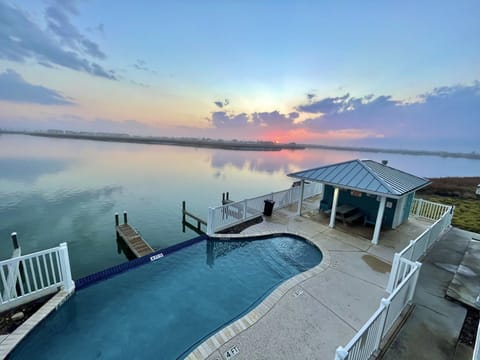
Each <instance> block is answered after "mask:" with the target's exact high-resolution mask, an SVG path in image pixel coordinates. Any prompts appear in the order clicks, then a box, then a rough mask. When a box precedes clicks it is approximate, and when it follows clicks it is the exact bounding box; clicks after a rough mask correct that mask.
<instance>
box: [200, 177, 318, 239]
mask: <svg viewBox="0 0 480 360" xmlns="http://www.w3.org/2000/svg"><path fill="white" fill-rule="evenodd" d="M322 190H323V185H322V184H319V183H311V184H305V186H304V191H303V198H304V199H306V198H308V197H311V196H314V195H317V194H320V193H321V192H322ZM300 192H301V187H300V186H294V187H291V188H289V189H287V190H282V191H277V192H274V193H270V194H266V195H262V196H257V197H255V198H251V199H245V200H242V201H237V202H233V203H230V204H225V205H222V206H217V207H210V208H209V209H208V219H207V234H209V235H211V234H214V233H215V232H217V231H221V230H223V229H226V228H229V227H231V226H235V225H237V224H240V223H242V222H245V221H247V220H250V219H253V218H255V217H257V216H259V215H261V214H262V213H263V210H264V206H265V200H272V201H275V205H274V209H280V208H282V207H286V206H289V205H291V204H294V203H296V202H298V201H299V199H300Z"/></svg>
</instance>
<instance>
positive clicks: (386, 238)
mask: <svg viewBox="0 0 480 360" xmlns="http://www.w3.org/2000/svg"><path fill="white" fill-rule="evenodd" d="M316 208H318V199H315V198H313V199H311V200H307V201H305V202H304V206H303V209H302V216H297V215H296V206H291V207H289V208H285V209H281V210H276V211H275V212H274V213H273V215H272V216H271V217H269V218H264V221H263V222H262V223H260V224H257V225H254V226H252V227H250V228H247V229H245V230H244V231H243V232H242V234H240V235H237V236H235V237H241V236H251V235H260V234H266V233H292V234H298V235H300V236H303V237H305V238H307V239H308V240H310V241H311V242H312V243H313V244H315V245H316V246H317V247H318V248H319V249H320V250H321V251H322V253H323V260H322V262H321V263H320V264H319V265H318V266H316V267H314V268H313V269H310V270H308V271H307V272H305V273H302V274H299V275H297V276H295V277H294V278H292V279H290V280H288V281H286V282H285V283H283V284H282V285H281V286H280V287H279V288H278V289H276V290H275V291H274V292H273V293H272V294H270V295H269V296H268V297H267V298H266V299H265V300H264V301H263V302H262V303H261V304H260V305H259V306H257V307H256V308H255V309H253V310H252V311H251V312H250V313H248V314H247V315H246V316H244V317H243V318H241V319H239V320H237V321H235V322H234V323H232V324H230V325H229V326H227V327H226V328H224V329H223V330H221V331H220V332H218V333H217V334H215V335H213V336H212V337H210V338H209V339H207V340H206V341H205V342H204V343H203V344H201V345H200V346H199V347H198V348H197V349H195V350H194V351H193V352H192V353H191V354H190V355H189V356H188V357H187V359H209V360H220V359H229V358H232V355H233V356H234V357H235V359H236V360H240V359H267V358H275V359H333V358H334V357H335V349H336V348H337V347H338V346H340V345H346V343H347V342H348V341H349V340H350V339H351V338H352V337H353V336H354V334H355V333H356V332H357V331H358V330H359V329H360V328H361V327H362V326H363V324H364V323H365V322H366V321H367V320H368V319H369V318H370V316H371V315H372V314H373V313H374V311H375V310H376V309H377V308H378V306H379V303H380V300H381V298H382V297H387V293H386V292H385V287H386V285H387V281H388V277H389V274H390V268H391V262H392V260H393V256H394V253H395V252H397V251H399V250H401V249H403V248H404V247H405V246H407V245H408V243H409V241H410V240H411V239H415V238H416V237H417V236H418V235H420V234H421V233H422V232H423V231H424V230H425V229H426V228H427V227H428V226H430V225H431V224H432V222H430V221H426V220H420V219H416V218H410V219H409V221H408V222H407V223H405V224H403V225H401V226H400V227H398V228H397V229H395V230H385V231H382V233H381V235H380V242H379V244H378V245H373V244H372V243H371V242H370V240H369V237H371V234H372V233H373V229H372V228H369V227H364V226H362V225H356V226H343V225H341V224H337V225H336V227H335V228H334V229H331V228H329V227H328V219H327V218H325V217H324V216H323V215H322V214H319V213H318V210H316ZM222 236H223V235H222ZM224 237H230V235H228V236H227V235H225V236H224ZM229 355H230V356H229Z"/></svg>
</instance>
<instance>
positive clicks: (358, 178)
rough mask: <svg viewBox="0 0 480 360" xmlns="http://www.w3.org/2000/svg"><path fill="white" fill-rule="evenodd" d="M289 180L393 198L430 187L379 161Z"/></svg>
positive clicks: (349, 164) (319, 170)
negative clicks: (310, 182) (300, 180)
mask: <svg viewBox="0 0 480 360" xmlns="http://www.w3.org/2000/svg"><path fill="white" fill-rule="evenodd" d="M288 176H290V177H293V178H296V179H302V180H307V181H316V182H320V183H323V184H328V185H332V186H335V187H340V188H345V189H350V190H357V191H361V192H365V193H369V194H375V195H381V196H385V195H386V196H388V197H392V198H398V197H401V196H403V195H405V194H407V193H410V192H412V191H415V190H418V189H420V188H422V187H424V186H426V185H428V184H430V181H429V180H427V179H424V178H421V177H418V176H415V175H412V174H409V173H406V172H404V171H401V170H398V169H394V168H392V167H390V166H387V165H384V164H380V163H378V162H376V161H373V160H358V159H356V160H350V161H346V162H342V163H338V164H332V165H326V166H321V167H318V168H314V169H308V170H302V171H298V172H295V173H291V174H288Z"/></svg>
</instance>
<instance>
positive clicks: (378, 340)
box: [374, 298, 391, 351]
mask: <svg viewBox="0 0 480 360" xmlns="http://www.w3.org/2000/svg"><path fill="white" fill-rule="evenodd" d="M390 303H391V301H390V300H388V299H385V298H382V300H380V306H383V307H384V308H385V311H384V312H383V313H382V319H381V320H380V324H379V325H378V333H377V337H376V339H375V350H374V351H377V350H378V349H379V348H380V344H381V342H382V339H383V334H384V333H385V325H386V323H387V317H388V310H389V309H390Z"/></svg>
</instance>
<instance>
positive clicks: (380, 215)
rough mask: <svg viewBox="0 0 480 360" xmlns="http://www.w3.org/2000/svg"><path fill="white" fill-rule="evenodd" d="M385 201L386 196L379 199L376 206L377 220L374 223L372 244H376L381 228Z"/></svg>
mask: <svg viewBox="0 0 480 360" xmlns="http://www.w3.org/2000/svg"><path fill="white" fill-rule="evenodd" d="M386 201H387V197H386V196H382V197H381V198H380V204H378V213H377V220H376V221H375V230H373V238H372V244H374V245H377V244H378V237H379V236H380V229H381V227H382V220H383V213H384V212H385V203H386Z"/></svg>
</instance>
